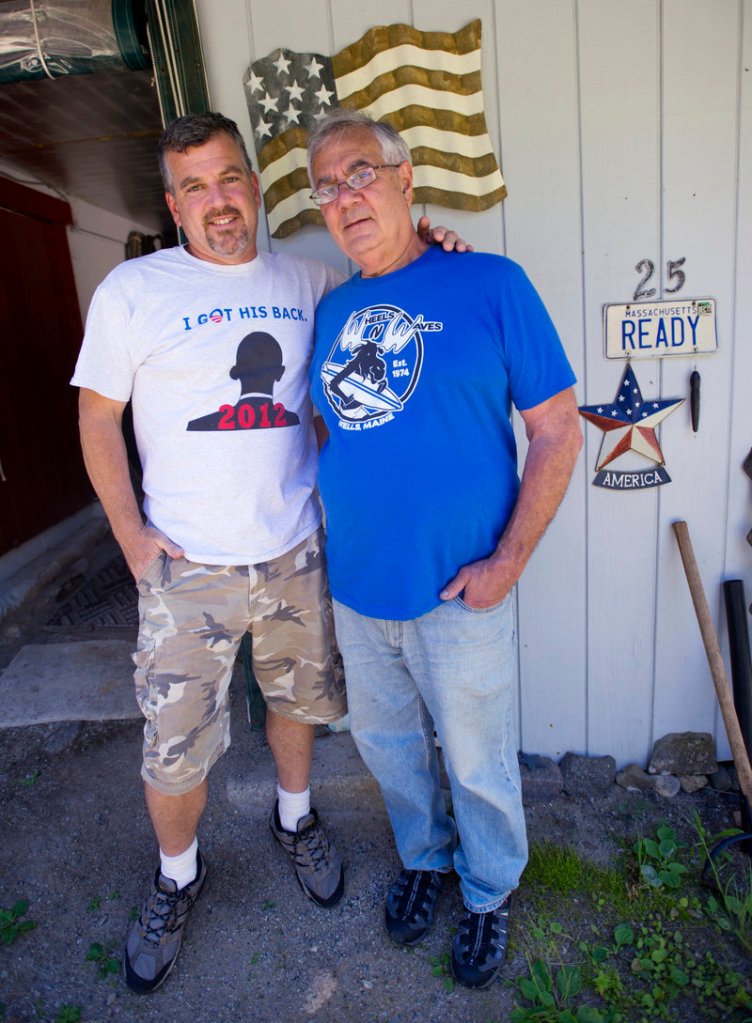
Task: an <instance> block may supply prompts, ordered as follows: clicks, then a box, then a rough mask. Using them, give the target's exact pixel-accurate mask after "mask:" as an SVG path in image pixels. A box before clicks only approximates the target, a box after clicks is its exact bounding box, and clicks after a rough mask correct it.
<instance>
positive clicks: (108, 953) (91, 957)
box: [86, 941, 120, 979]
mask: <svg viewBox="0 0 752 1023" xmlns="http://www.w3.org/2000/svg"><path fill="white" fill-rule="evenodd" d="M86 962H87V963H96V964H97V970H98V972H99V976H100V977H102V978H103V979H104V978H106V977H109V976H110V974H113V973H120V960H119V959H117V958H116V957H115V956H114V955H113V954H112V949H111V948H108V947H105V946H104V945H100V944H99V942H97V941H94V942H92V943H91V945H89V951H88V952H87V953H86Z"/></svg>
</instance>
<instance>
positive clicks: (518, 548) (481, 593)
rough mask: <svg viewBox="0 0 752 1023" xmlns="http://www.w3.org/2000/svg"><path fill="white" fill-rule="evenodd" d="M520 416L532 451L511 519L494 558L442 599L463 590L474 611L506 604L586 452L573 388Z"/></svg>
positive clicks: (473, 567) (461, 577) (463, 573)
mask: <svg viewBox="0 0 752 1023" xmlns="http://www.w3.org/2000/svg"><path fill="white" fill-rule="evenodd" d="M520 415H521V416H522V419H523V421H524V423H525V431H526V433H527V438H528V441H529V446H528V451H527V457H526V458H525V467H524V470H523V473H522V480H521V484H520V492H519V495H518V497H517V503H516V504H515V507H514V511H513V512H512V516H511V518H510V520H509V522H508V523H507V526H506V529H505V530H504V532H503V533H502V535H501V539H500V540H499V543H498V545H497V547H496V550H495V551H494V553H493V554H492V555H491V556H490V557H489V558H485V559H483V560H482V561H475V562H473V563H472V564H470V565H465V566H464V567H463V568H461V569H460V570H459V572H458V573H457V575H456V576H455V577H454V579H452V581H451V582H450V583H449V584H448V585H447V586H446V587H445V589H443V590H442V592H441V594H440V596H441V598H442V600H453V599H454V598H455V597H456V596H457V595H458V594H459V593H462V591H463V590H464V597H463V599H464V600H465V602H466V603H468V604H469V605H470V606H471V607H479V608H483V607H492V606H493V605H494V604H497V603H499V602H500V601H501V600H503V598H504V597H505V596H506V595H507V593H509V591H510V590H511V589H512V587H513V586H514V584H515V583H516V582H517V580H518V579H519V578H520V576H521V575H522V573H523V571H524V569H525V566H526V565H527V563H528V561H529V559H530V555H531V554H532V553H533V551H534V550H535V548H536V546H537V544H538V541H539V540H540V538H541V537H542V536H543V534H544V533H545V531H546V528H547V526H548V524H549V522H550V521H551V519H552V518H553V517H554V515H555V514H556V509H557V508H558V507H559V504H560V503H561V499H562V498H563V497H564V494H565V492H566V489H567V486H568V484H569V480H570V477H571V475H572V471H573V469H574V467H575V463H576V462H577V456H578V455H579V453H580V449H581V447H582V430H581V429H580V417H579V413H578V411H577V402H576V399H575V396H574V389H573V388H571V387H569V388H567V389H566V390H565V391H560V392H559V393H558V394H555V395H554V396H553V397H552V398H549V399H548V400H547V401H544V402H541V404H540V405H535V406H534V407H533V408H530V409H525V410H524V411H521V412H520Z"/></svg>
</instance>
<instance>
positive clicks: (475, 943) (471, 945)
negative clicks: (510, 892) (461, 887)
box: [452, 896, 510, 988]
mask: <svg viewBox="0 0 752 1023" xmlns="http://www.w3.org/2000/svg"><path fill="white" fill-rule="evenodd" d="M509 902H510V899H509V896H507V897H506V899H505V900H504V902H503V903H502V904H501V905H500V906H499V908H498V909H494V910H491V912H490V913H471V912H470V910H469V909H466V910H465V912H464V914H463V916H462V919H461V920H460V926H459V928H458V930H457V933H456V934H455V936H454V941H453V942H452V973H453V974H454V977H455V980H458V981H459V982H460V984H464V985H465V987H473V988H483V987H488V985H489V984H491V983H492V982H493V981H494V980H495V979H496V976H497V974H498V972H499V970H500V969H501V965H502V963H503V962H504V957H505V956H506V954H507V924H508V922H509Z"/></svg>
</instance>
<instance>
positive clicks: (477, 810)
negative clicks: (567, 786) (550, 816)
mask: <svg viewBox="0 0 752 1023" xmlns="http://www.w3.org/2000/svg"><path fill="white" fill-rule="evenodd" d="M334 620H335V627H336V632H337V641H338V643H339V647H340V650H341V652H342V657H343V659H344V664H345V679H346V684H347V697H348V704H349V707H350V729H351V732H352V735H353V738H354V740H355V742H356V744H357V747H358V750H359V751H360V755H361V756H362V758H363V760H364V761H365V763H366V765H367V766H368V768H369V769H370V771H371V772H372V774H373V775H374V777H375V778H376V780H377V781H378V783H379V786H380V788H381V793H382V795H383V797H384V802H385V803H386V808H387V811H388V813H389V817H390V820H391V822H392V828H393V829H394V837H395V841H396V843H397V849H398V851H399V854H400V858H401V860H402V863H403V866H405V867H406V868H408V869H410V870H441V871H446V870H449V869H450V868H451V867H452V865H454V869H455V870H456V871H457V874H458V875H459V878H460V888H461V891H462V898H463V901H464V903H465V906H466V907H467V909H469V910H472V911H473V912H475V913H484V912H488V911H489V910H492V909H496V908H497V907H498V906H500V905H501V903H502V902H503V901H504V899H505V898H506V896H507V895H508V894H509V892H511V891H512V890H513V889H515V888H516V887H517V885H518V884H519V879H520V874H521V873H522V871H523V869H524V867H525V864H526V862H527V837H526V832H525V816H524V811H523V808H522V795H521V787H520V772H519V765H518V762H517V743H516V738H515V730H514V727H513V723H512V702H513V701H512V697H513V682H514V664H515V660H516V640H515V630H514V621H513V607H512V600H511V598H510V597H507V598H506V599H505V600H504V601H503V602H502V603H501V604H500V605H498V606H497V607H493V608H489V609H488V610H474V609H472V608H469V607H468V606H467V605H466V604H464V603H463V602H462V601H461V600H460V599H459V598H457V599H455V600H453V601H449V602H448V603H443V604H441V605H440V606H439V607H437V608H435V609H434V610H433V611H430V612H429V613H428V614H425V615H422V616H421V617H420V618H415V619H412V620H410V621H406V622H399V621H385V620H383V619H379V618H367V617H365V616H364V615H361V614H358V613H357V612H355V611H353V610H351V609H350V608H348V607H345V605H344V604H340V603H339V602H338V601H336V600H335V601H334ZM434 728H435V730H436V734H437V736H438V739H439V743H440V745H441V747H442V749H443V751H444V758H445V763H446V769H447V774H448V776H449V783H450V785H451V790H452V806H453V811H454V818H455V821H456V826H455V821H453V820H452V818H451V817H450V816H449V815H448V814H447V812H446V807H445V803H444V799H443V797H442V794H441V788H440V784H439V767H438V758H437V753H436V744H435V742H434V735H433V733H434ZM458 832H459V845H458V844H457V840H458V834H457V833H458Z"/></svg>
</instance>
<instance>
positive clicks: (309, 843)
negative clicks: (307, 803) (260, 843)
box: [269, 800, 345, 909]
mask: <svg viewBox="0 0 752 1023" xmlns="http://www.w3.org/2000/svg"><path fill="white" fill-rule="evenodd" d="M269 827H270V828H271V829H272V834H273V835H274V837H275V838H276V839H277V841H278V842H279V844H280V845H281V846H282V848H283V849H284V850H285V852H286V853H287V855H288V856H289V857H290V859H291V860H292V863H293V866H294V867H295V876H296V877H297V879H298V882H299V884H300V887H301V888H302V889H303V891H304V892H305V894H306V895H307V896H308V898H309V899H312V900H313V901H314V902H315V903H316V905H317V906H323V907H324V908H325V909H330V908H331V907H332V906H336V904H337V903H338V902H339V900H340V899H341V898H342V894H343V892H344V890H345V872H344V868H343V866H342V857H341V856H340V854H339V853H338V852H337V850H336V849H335V847H334V845H333V843H332V842H330V841H329V839H328V838H327V837H326V835H325V834H324V829H323V828H322V827H321V824H320V823H319V815H318V814H317V813H316V811H315V810H311V812H310V813H308V814H306V815H305V817H301V818H300V820H299V821H298V826H297V829H296V830H295V831H285V829H284V828H283V827H282V823H281V822H280V819H279V801H278V800H277V801H275V803H274V809H273V810H272V816H271V819H270V821H269Z"/></svg>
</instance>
